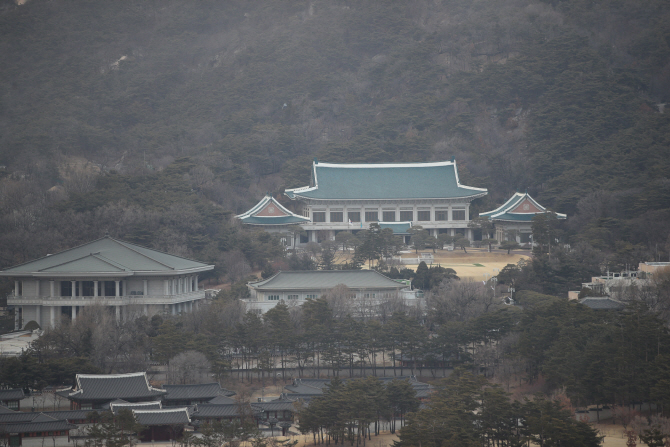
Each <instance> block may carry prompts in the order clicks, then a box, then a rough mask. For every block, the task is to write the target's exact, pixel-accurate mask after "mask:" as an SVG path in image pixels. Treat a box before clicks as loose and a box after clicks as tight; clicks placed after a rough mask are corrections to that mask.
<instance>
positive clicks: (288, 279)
mask: <svg viewBox="0 0 670 447" xmlns="http://www.w3.org/2000/svg"><path fill="white" fill-rule="evenodd" d="M340 284H344V285H345V286H347V287H349V288H351V289H403V288H405V287H406V286H405V285H403V284H400V283H397V282H395V281H393V280H392V279H390V278H387V277H386V276H384V275H382V274H381V273H379V272H376V271H374V270H310V271H292V272H279V273H277V274H276V275H274V276H272V277H270V278H268V279H265V280H263V281H257V282H250V283H249V287H252V288H254V289H257V290H301V289H307V290H326V289H332V288H333V287H335V286H337V285H340Z"/></svg>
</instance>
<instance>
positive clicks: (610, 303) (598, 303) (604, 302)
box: [579, 296, 626, 310]
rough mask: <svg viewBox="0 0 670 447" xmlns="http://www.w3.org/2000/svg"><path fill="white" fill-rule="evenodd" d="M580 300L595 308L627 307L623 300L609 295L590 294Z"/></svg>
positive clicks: (613, 308)
mask: <svg viewBox="0 0 670 447" xmlns="http://www.w3.org/2000/svg"><path fill="white" fill-rule="evenodd" d="M579 302H580V303H581V304H583V305H585V306H587V307H590V308H591V309H593V310H621V309H623V308H624V307H626V305H625V304H624V303H622V302H621V301H617V300H613V299H612V298H610V297H607V296H589V297H586V298H582V299H581V300H579Z"/></svg>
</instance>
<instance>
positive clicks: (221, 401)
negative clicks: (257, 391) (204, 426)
mask: <svg viewBox="0 0 670 447" xmlns="http://www.w3.org/2000/svg"><path fill="white" fill-rule="evenodd" d="M207 403H208V404H218V405H222V404H226V405H232V404H236V403H237V401H236V400H235V399H232V398H230V397H228V396H216V397H215V398H214V399H212V400H209V401H207Z"/></svg>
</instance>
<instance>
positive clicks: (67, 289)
mask: <svg viewBox="0 0 670 447" xmlns="http://www.w3.org/2000/svg"><path fill="white" fill-rule="evenodd" d="M60 296H72V282H71V281H61V282H60Z"/></svg>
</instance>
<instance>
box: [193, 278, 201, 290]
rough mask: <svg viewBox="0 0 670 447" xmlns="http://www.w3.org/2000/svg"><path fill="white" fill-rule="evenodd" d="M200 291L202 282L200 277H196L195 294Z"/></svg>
mask: <svg viewBox="0 0 670 447" xmlns="http://www.w3.org/2000/svg"><path fill="white" fill-rule="evenodd" d="M198 290H200V281H199V280H198V275H195V290H194V292H197V291H198Z"/></svg>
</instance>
